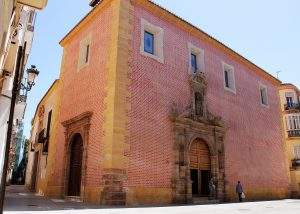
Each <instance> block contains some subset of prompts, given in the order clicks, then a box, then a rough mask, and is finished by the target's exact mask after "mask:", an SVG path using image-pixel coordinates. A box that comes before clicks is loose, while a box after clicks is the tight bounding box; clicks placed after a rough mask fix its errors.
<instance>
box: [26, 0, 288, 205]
mask: <svg viewBox="0 0 300 214" xmlns="http://www.w3.org/2000/svg"><path fill="white" fill-rule="evenodd" d="M60 44H61V46H62V47H63V57H62V64H61V73H60V78H59V79H60V80H59V87H57V88H58V89H57V90H56V96H58V97H59V98H60V99H57V102H59V103H57V105H55V106H56V109H53V110H52V111H53V112H54V113H56V112H57V114H58V116H57V122H56V123H55V124H56V125H55V126H53V127H51V131H50V135H49V136H48V137H49V138H50V139H51V141H50V142H51V143H52V144H54V145H50V147H49V151H48V154H41V153H40V158H43V155H44V156H45V155H49V158H48V161H47V162H48V163H51V164H47V162H43V163H44V165H43V166H41V165H40V166H39V167H40V168H43V169H45V170H46V171H47V172H46V173H45V175H46V176H44V177H43V178H40V177H39V172H38V171H39V170H38V171H37V172H36V173H35V174H37V178H36V180H39V179H44V182H43V183H44V184H45V185H43V186H42V187H39V185H37V186H36V191H39V192H42V193H43V194H45V195H46V196H49V197H77V198H79V199H81V200H84V201H89V202H94V203H101V204H106V205H145V204H181V203H192V202H193V201H196V199H197V198H199V197H203V196H205V197H207V196H210V197H211V198H215V199H217V200H220V201H225V200H235V199H236V195H235V185H236V183H237V181H238V180H240V181H241V182H242V184H243V186H244V190H245V193H246V195H247V199H249V200H259V199H273V198H285V197H287V196H288V194H289V174H288V168H287V166H286V164H285V163H286V162H285V156H284V142H283V134H282V123H281V119H280V114H279V112H280V100H279V93H278V87H279V86H280V84H281V83H280V81H278V80H277V79H275V78H274V77H272V76H271V75H269V74H268V73H267V72H265V71H264V70H262V69H261V68H259V67H258V66H256V65H254V64H253V63H251V62H250V61H248V60H247V59H245V58H243V57H242V56H240V55H239V54H238V53H236V52H234V51H233V50H231V49H230V48H228V47H226V46H225V45H223V44H222V43H220V42H219V41H217V40H216V39H214V38H212V37H211V36H209V35H207V34H206V33H204V32H203V31H201V30H199V29H197V28H196V27H194V26H192V25H191V24H189V23H187V22H185V21H184V20H182V19H180V18H179V17H177V16H176V15H174V14H172V13H170V12H168V11H167V10H165V9H163V8H161V7H160V6H158V5H156V4H154V3H152V2H151V1H144V0H103V1H100V2H99V3H98V4H97V5H96V6H95V7H94V8H93V9H92V10H91V12H90V13H89V14H88V15H87V16H86V17H85V18H84V19H83V20H82V21H81V22H80V23H78V24H77V25H76V26H75V27H74V28H73V29H72V30H71V31H70V32H69V33H68V34H67V35H66V37H65V38H63V40H62V41H61V42H60ZM40 107H41V106H39V108H40ZM37 116H38V115H37ZM34 136H37V135H35V134H33V135H32V139H31V141H32V144H33V145H32V148H36V150H38V148H40V147H41V146H40V145H42V143H43V140H42V141H37V140H35V139H34V138H35V137H34ZM38 144H39V145H38ZM37 145H38V146H37ZM31 153H32V154H31V155H32V156H33V157H32V158H34V154H35V153H36V151H34V149H33V151H31ZM28 167H29V168H30V166H28ZM39 167H37V168H39ZM211 181H212V182H213V183H214V185H215V187H216V188H215V191H213V193H212V192H210V190H209V182H211ZM30 182H32V180H30V179H27V183H28V184H30ZM34 182H36V181H34Z"/></svg>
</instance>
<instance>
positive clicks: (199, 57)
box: [188, 42, 205, 74]
mask: <svg viewBox="0 0 300 214" xmlns="http://www.w3.org/2000/svg"><path fill="white" fill-rule="evenodd" d="M188 50H189V52H188V54H189V55H188V56H189V60H188V62H189V73H190V74H196V73H204V72H205V68H204V67H205V66H204V49H201V48H199V47H197V46H195V45H193V44H192V43H190V42H188Z"/></svg>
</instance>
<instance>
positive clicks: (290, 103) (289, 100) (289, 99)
mask: <svg viewBox="0 0 300 214" xmlns="http://www.w3.org/2000/svg"><path fill="white" fill-rule="evenodd" d="M286 105H287V107H292V106H293V97H286Z"/></svg>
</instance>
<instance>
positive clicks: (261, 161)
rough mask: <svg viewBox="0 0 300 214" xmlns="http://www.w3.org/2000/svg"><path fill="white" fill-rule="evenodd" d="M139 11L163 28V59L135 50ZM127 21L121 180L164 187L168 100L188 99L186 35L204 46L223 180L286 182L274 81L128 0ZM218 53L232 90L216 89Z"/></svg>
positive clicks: (262, 184)
mask: <svg viewBox="0 0 300 214" xmlns="http://www.w3.org/2000/svg"><path fill="white" fill-rule="evenodd" d="M141 18H144V19H146V20H147V21H149V22H150V23H152V24H154V25H156V26H159V27H161V28H163V29H164V57H165V63H164V64H161V63H159V62H157V61H156V60H154V59H151V58H149V57H145V56H143V55H141V54H140V40H141V39H140V33H141V30H140V27H141V26H140V25H141V24H140V23H141V21H140V19H141ZM134 26H135V27H134V31H133V43H132V45H133V50H134V52H133V55H132V58H133V60H132V62H131V67H132V71H133V72H132V74H131V78H132V84H131V85H130V91H131V95H132V97H131V99H130V102H131V111H130V112H129V116H130V119H129V123H128V129H129V132H130V136H128V138H127V140H128V143H129V144H130V148H131V152H130V155H129V159H130V162H129V168H128V183H127V185H128V186H145V187H171V175H172V163H173V154H172V146H173V143H174V142H173V137H174V133H173V132H172V124H171V122H170V120H169V118H168V115H169V111H170V105H171V104H172V103H173V102H175V103H178V104H180V105H182V106H187V105H188V104H189V102H190V86H189V83H188V78H189V76H188V64H189V62H188V54H189V52H188V46H187V42H192V43H193V44H194V45H196V46H198V47H200V48H202V49H204V50H205V68H206V71H205V72H206V74H207V78H208V94H207V95H208V97H207V98H208V107H209V110H210V111H211V112H212V113H214V114H216V115H220V116H222V117H223V119H224V120H225V122H226V125H227V127H228V132H227V135H226V140H225V155H226V160H225V162H226V163H225V167H226V180H227V181H228V185H229V187H230V188H233V186H234V185H235V183H236V181H237V180H241V181H242V183H243V184H244V187H245V188H246V189H247V188H248V189H249V188H278V187H283V188H286V187H287V185H288V179H287V172H286V168H285V165H284V153H283V142H282V134H281V131H280V116H279V97H278V92H277V89H276V86H275V85H273V84H272V83H270V82H269V81H266V80H265V79H263V78H261V77H260V76H258V75H257V74H255V73H254V72H251V71H250V70H249V69H248V68H246V67H245V66H244V65H242V64H240V63H238V62H236V61H234V60H232V59H231V58H229V57H228V56H226V54H225V53H223V52H221V51H220V50H218V49H216V48H215V47H213V46H212V45H210V44H207V43H205V42H203V41H201V40H199V39H197V38H193V37H192V36H190V35H189V34H188V33H186V32H184V31H182V30H180V29H178V28H177V27H175V26H174V25H172V24H170V23H168V22H166V21H163V20H162V19H160V18H158V17H155V16H154V15H152V14H151V13H149V12H147V11H145V10H144V9H142V8H140V7H135V19H134ZM245 45H246V44H245ZM222 61H224V62H226V63H227V64H230V65H233V66H234V69H235V78H236V89H237V92H236V95H235V94H233V93H231V92H228V91H226V90H225V89H224V86H223V70H222ZM259 83H262V84H264V85H266V86H267V87H268V96H269V97H268V98H269V107H268V108H265V107H262V106H261V104H260V93H259Z"/></svg>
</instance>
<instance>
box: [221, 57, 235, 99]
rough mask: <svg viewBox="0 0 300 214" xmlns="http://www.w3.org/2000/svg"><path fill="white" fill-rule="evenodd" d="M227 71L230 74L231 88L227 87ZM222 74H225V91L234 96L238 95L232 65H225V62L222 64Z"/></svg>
mask: <svg viewBox="0 0 300 214" xmlns="http://www.w3.org/2000/svg"><path fill="white" fill-rule="evenodd" d="M225 71H227V72H228V74H229V87H227V86H226V81H225ZM222 72H223V84H224V89H225V90H226V91H229V92H232V93H233V94H236V84H235V71H234V67H233V66H232V65H229V64H227V63H225V62H222Z"/></svg>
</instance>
